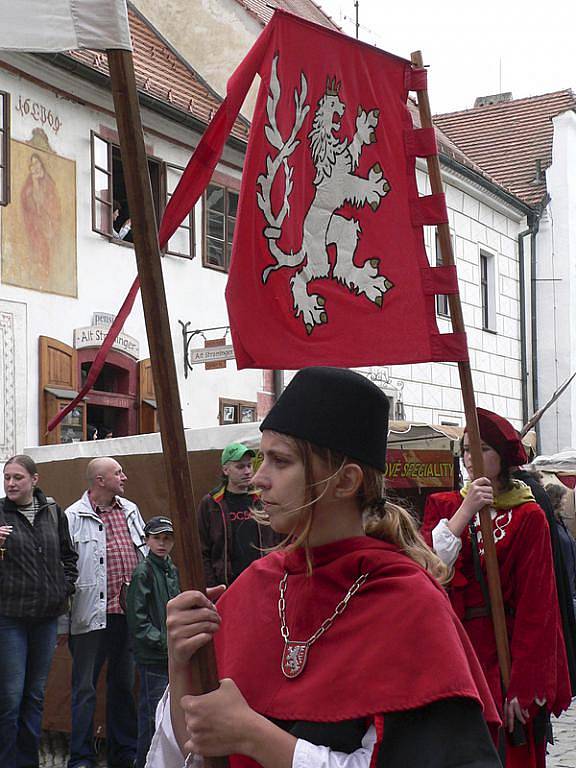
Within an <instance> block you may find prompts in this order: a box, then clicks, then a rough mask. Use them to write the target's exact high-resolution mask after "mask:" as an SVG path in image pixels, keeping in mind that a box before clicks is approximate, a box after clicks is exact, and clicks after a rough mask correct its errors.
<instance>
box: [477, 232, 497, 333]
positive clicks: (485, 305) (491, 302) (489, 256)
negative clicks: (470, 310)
mask: <svg viewBox="0 0 576 768" xmlns="http://www.w3.org/2000/svg"><path fill="white" fill-rule="evenodd" d="M484 259H485V260H486V281H485V280H484V274H483V265H482V262H483V261H484ZM478 266H479V269H480V285H479V287H480V308H481V311H482V330H483V331H488V332H490V333H496V332H497V325H496V323H497V320H496V316H497V314H498V291H497V286H498V263H497V255H496V252H495V251H493V250H491V249H490V248H487V247H486V246H484V245H482V246H480V247H479V249H478ZM485 282H486V288H485V287H484V283H485Z"/></svg>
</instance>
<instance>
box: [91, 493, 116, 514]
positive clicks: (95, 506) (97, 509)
mask: <svg viewBox="0 0 576 768" xmlns="http://www.w3.org/2000/svg"><path fill="white" fill-rule="evenodd" d="M88 498H89V500H90V506H91V507H92V509H93V510H94V512H95V513H96V514H97V515H100V514H101V513H102V512H111V511H112V510H115V509H116V510H120V511H121V510H123V509H124V508H123V506H122V504H121V503H120V499H119V498H118V496H114V500H113V501H112V504H109V505H108V506H106V507H102V506H99V505H98V504H95V503H94V500H93V498H92V494H91V493H90V491H88Z"/></svg>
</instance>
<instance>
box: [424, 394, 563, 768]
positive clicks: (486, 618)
mask: <svg viewBox="0 0 576 768" xmlns="http://www.w3.org/2000/svg"><path fill="white" fill-rule="evenodd" d="M477 410H478V423H479V427H480V437H481V439H482V454H483V458H484V477H477V478H475V477H474V476H473V472H472V461H471V456H470V450H469V439H468V434H467V433H466V432H465V433H464V437H463V440H462V452H463V460H464V465H465V467H466V470H467V472H468V474H469V476H470V478H471V480H470V481H469V482H467V483H466V484H465V485H464V487H463V488H462V489H461V490H460V491H451V492H447V493H437V494H433V495H432V496H430V497H429V498H428V499H427V502H426V507H425V511H424V522H423V526H422V529H421V533H422V535H423V536H424V539H425V540H426V541H427V542H428V543H429V544H430V545H431V546H432V547H433V548H434V550H435V551H436V553H437V554H438V555H439V556H440V557H441V559H442V560H443V561H444V563H445V564H446V565H448V566H449V567H451V568H453V569H454V575H453V578H452V581H451V583H450V586H449V594H450V598H451V600H452V604H453V606H454V608H455V610H456V613H457V615H458V616H459V618H460V619H461V620H462V621H463V623H464V627H465V628H466V631H467V632H468V635H469V636H470V639H471V640H472V644H473V645H474V648H475V650H476V653H477V654H478V658H479V660H480V663H481V665H482V668H483V670H484V673H485V675H486V678H487V680H488V684H489V685H490V688H491V690H492V693H493V696H494V699H495V701H496V702H497V703H498V705H499V707H500V709H501V712H502V715H503V721H504V725H503V732H502V734H501V737H502V738H501V745H500V746H501V754H502V757H503V762H504V761H505V762H504V764H505V766H506V768H512V767H516V766H517V767H518V768H533V767H536V766H538V767H540V766H544V765H545V754H546V741H547V735H548V730H549V714H550V713H554V714H555V715H556V716H558V715H559V714H560V713H561V712H562V711H563V710H565V709H567V708H568V706H569V704H570V698H571V695H570V680H569V675H568V667H567V661H566V651H565V646H564V641H563V636H562V628H561V623H560V614H559V609H558V599H557V594H556V585H555V579H554V568H553V563H552V549H551V544H550V532H549V528H548V524H547V521H546V517H545V515H544V512H543V511H542V509H541V508H540V506H539V505H538V504H537V503H536V502H535V500H534V496H533V495H532V492H531V490H530V488H529V487H528V486H527V485H526V484H525V483H523V482H521V481H520V480H516V479H513V478H512V477H511V473H510V470H511V468H514V467H518V466H522V465H523V464H526V463H527V461H528V458H527V456H526V452H525V450H524V447H523V445H522V442H521V440H520V436H519V435H518V433H517V431H516V430H515V429H514V427H513V426H512V424H510V422H509V421H507V420H506V419H504V418H502V417H501V416H499V415H498V414H496V413H492V412H491V411H487V410H484V409H483V408H478V409H477ZM485 506H489V507H491V515H492V526H493V531H494V541H495V544H496V553H497V557H498V565H499V568H500V578H501V582H502V594H503V598H504V606H505V611H506V615H507V625H508V634H509V641H510V653H511V676H510V685H509V687H508V691H507V692H506V695H505V697H504V696H503V693H502V683H501V679H500V672H499V667H498V659H497V654H496V644H495V639H494V630H493V627H492V621H491V618H490V612H489V599H488V587H487V580H486V573H485V565H484V547H483V543H482V534H481V532H480V528H479V517H478V515H479V512H480V510H481V509H482V508H483V507H485ZM517 721H519V722H520V723H522V724H523V725H524V732H525V735H524V736H523V737H522V738H521V739H520V741H525V743H524V744H518V743H517V741H518V739H516V738H515V737H514V736H513V735H512V734H513V732H514V726H515V723H516V722H517Z"/></svg>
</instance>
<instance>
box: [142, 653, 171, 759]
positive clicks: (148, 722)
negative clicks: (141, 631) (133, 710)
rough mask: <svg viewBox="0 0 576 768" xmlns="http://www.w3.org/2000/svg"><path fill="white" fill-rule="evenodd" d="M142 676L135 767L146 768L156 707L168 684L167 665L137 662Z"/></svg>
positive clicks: (154, 724)
mask: <svg viewBox="0 0 576 768" xmlns="http://www.w3.org/2000/svg"><path fill="white" fill-rule="evenodd" d="M137 667H138V675H139V677H140V699H139V701H138V751H137V753H136V763H135V768H144V766H145V765H146V755H147V754H148V750H149V749H150V742H151V741H152V736H154V730H155V728H156V722H155V718H156V707H157V706H158V702H159V701H160V699H161V698H162V696H163V694H164V691H165V690H166V686H167V685H168V667H167V665H165V664H164V665H157V664H137Z"/></svg>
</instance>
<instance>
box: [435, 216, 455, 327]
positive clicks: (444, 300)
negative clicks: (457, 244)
mask: <svg viewBox="0 0 576 768" xmlns="http://www.w3.org/2000/svg"><path fill="white" fill-rule="evenodd" d="M450 240H451V242H452V252H453V253H454V235H452V234H451V235H450ZM434 250H435V251H436V266H437V267H441V266H442V264H443V263H444V262H443V261H442V251H441V249H440V238H439V237H438V230H436V233H435V239H434ZM436 314H437V315H440V316H441V317H450V305H449V304H448V296H446V295H445V294H438V295H437V296H436Z"/></svg>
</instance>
